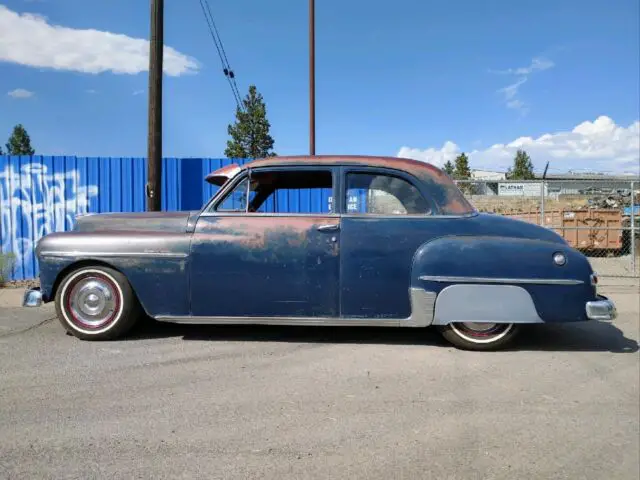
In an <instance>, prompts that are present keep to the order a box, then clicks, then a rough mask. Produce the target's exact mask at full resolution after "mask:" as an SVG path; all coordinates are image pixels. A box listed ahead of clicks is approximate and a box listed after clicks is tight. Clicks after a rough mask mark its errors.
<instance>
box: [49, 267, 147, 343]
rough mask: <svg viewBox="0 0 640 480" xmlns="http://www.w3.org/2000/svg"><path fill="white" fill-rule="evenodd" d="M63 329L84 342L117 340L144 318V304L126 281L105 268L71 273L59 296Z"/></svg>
mask: <svg viewBox="0 0 640 480" xmlns="http://www.w3.org/2000/svg"><path fill="white" fill-rule="evenodd" d="M55 303H56V312H57V314H58V318H59V320H60V322H61V323H62V325H63V326H64V327H65V328H66V329H67V331H68V332H69V333H71V334H72V335H74V336H76V337H78V338H80V339H82V340H113V339H116V338H118V337H120V336H122V335H124V334H125V333H126V332H127V331H128V330H129V329H130V328H131V327H133V325H134V324H135V323H136V321H137V320H138V318H139V317H140V311H141V308H140V304H139V303H138V300H137V298H136V296H135V294H134V293H133V290H132V288H131V286H130V285H129V282H128V281H127V279H126V277H125V276H124V275H122V274H121V273H120V272H118V271H116V270H114V269H112V268H108V267H103V266H85V267H81V268H79V269H77V270H74V271H72V272H71V273H69V274H68V275H67V276H66V277H65V278H64V279H63V280H62V282H61V283H60V287H59V288H58V291H57V294H56V302H55Z"/></svg>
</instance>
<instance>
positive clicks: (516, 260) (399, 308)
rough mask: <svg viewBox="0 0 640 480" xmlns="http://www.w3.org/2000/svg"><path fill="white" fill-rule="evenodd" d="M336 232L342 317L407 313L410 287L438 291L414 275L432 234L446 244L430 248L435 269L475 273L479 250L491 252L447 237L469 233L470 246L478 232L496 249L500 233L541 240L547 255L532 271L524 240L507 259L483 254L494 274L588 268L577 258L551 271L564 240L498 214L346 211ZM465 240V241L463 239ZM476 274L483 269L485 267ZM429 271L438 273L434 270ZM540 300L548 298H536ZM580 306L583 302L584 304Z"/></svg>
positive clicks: (577, 271) (574, 271)
mask: <svg viewBox="0 0 640 480" xmlns="http://www.w3.org/2000/svg"><path fill="white" fill-rule="evenodd" d="M340 235H341V236H340V238H341V250H340V262H341V273H342V277H341V281H340V282H341V290H342V293H341V302H340V306H341V314H342V316H344V317H353V318H360V317H364V318H405V317H408V316H409V314H410V312H411V302H410V297H409V288H410V287H411V286H413V287H418V288H425V289H426V290H427V291H439V290H440V289H441V288H442V286H441V285H425V283H424V282H420V281H417V280H416V278H417V277H418V276H419V275H425V274H427V273H420V272H423V270H422V268H423V265H422V263H421V262H423V261H425V259H424V258H421V259H420V261H419V262H418V258H419V257H417V256H416V252H417V251H418V250H419V249H420V247H421V246H422V245H428V244H429V242H431V241H435V240H436V239H443V240H442V245H443V246H444V247H443V249H442V250H438V251H437V253H434V255H435V257H437V262H438V268H434V269H433V271H438V272H440V271H447V270H446V269H445V267H446V266H449V267H451V268H455V271H459V272H464V273H460V275H461V276H465V275H467V276H468V275H478V273H474V272H476V270H475V268H474V266H475V264H476V262H477V261H479V258H481V257H482V255H489V253H484V254H483V253H482V251H481V249H475V250H474V251H473V252H474V254H473V255H471V256H469V255H466V256H463V255H461V254H460V248H457V247H456V246H460V244H456V243H452V242H450V241H449V239H451V240H455V238H454V237H455V236H464V237H465V238H468V239H469V242H468V243H467V244H466V245H468V246H469V248H471V246H472V245H473V242H474V241H476V240H477V238H478V237H487V238H488V240H487V243H484V244H483V245H493V246H494V248H495V249H497V251H499V250H500V248H501V245H502V244H503V243H504V238H503V237H511V238H519V239H527V238H529V239H535V240H542V241H543V242H544V243H545V244H546V247H545V248H546V250H545V251H546V252H547V255H546V257H547V258H546V260H541V259H540V258H538V259H537V260H540V261H541V262H542V263H541V264H540V266H539V267H538V269H536V270H534V271H532V270H531V269H530V268H529V264H528V263H527V262H523V261H522V260H521V256H522V255H525V253H523V250H526V248H525V246H522V245H521V248H520V249H511V250H510V251H509V254H510V255H511V256H510V257H509V260H508V262H505V261H504V259H503V261H500V258H499V257H496V258H494V256H490V257H485V258H484V265H486V266H487V268H490V271H491V273H492V274H493V275H495V276H500V275H501V272H502V273H505V272H506V273H508V274H509V275H514V276H516V277H519V278H527V277H530V276H531V275H532V274H540V275H542V273H541V272H544V273H545V274H546V275H547V276H549V275H552V274H553V275H556V276H559V275H567V276H570V275H579V276H580V277H583V278H585V279H586V280H587V281H588V274H587V273H586V272H587V270H586V269H585V268H588V267H585V265H584V263H583V262H578V260H576V261H574V262H573V263H574V264H575V265H574V266H572V268H570V269H565V270H563V271H562V272H554V271H552V270H553V269H554V268H555V267H554V265H553V264H552V262H551V256H552V253H553V251H555V250H554V249H558V248H562V247H565V244H564V242H563V240H562V239H561V238H560V237H559V236H558V235H557V234H555V233H554V232H552V231H550V230H547V229H542V228H539V227H537V226H536V225H532V224H527V223H525V222H515V221H512V220H511V219H508V218H504V217H499V216H491V215H482V214H481V215H477V216H473V217H460V218H451V219H447V218H437V217H433V218H429V217H425V218H416V217H405V216H397V217H377V218H376V217H364V216H357V215H350V216H345V217H343V218H342V223H341V233H340ZM447 237H449V239H447ZM538 243H539V242H538ZM449 245H451V247H449ZM464 245H465V243H463V244H462V246H464ZM563 250H565V249H564V248H563ZM491 251H493V250H491ZM487 252H488V251H487ZM414 256H416V257H415V262H416V263H414ZM435 257H433V258H432V257H430V258H431V261H436V259H435ZM576 258H577V257H576ZM476 259H478V260H476ZM587 266H588V263H587ZM425 268H426V266H425ZM412 269H413V273H412ZM425 271H431V270H429V269H427V270H425ZM480 273H482V274H485V273H487V272H485V271H484V270H483V271H482V272H480ZM428 274H429V275H438V273H428ZM550 278H554V277H550ZM556 300H557V298H556ZM583 300H584V299H583ZM540 301H541V302H546V301H547V300H546V299H545V298H540ZM556 303H557V302H556ZM582 305H583V306H584V303H583V304H582ZM547 310H550V309H547ZM560 315H561V314H560Z"/></svg>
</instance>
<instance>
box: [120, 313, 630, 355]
mask: <svg viewBox="0 0 640 480" xmlns="http://www.w3.org/2000/svg"><path fill="white" fill-rule="evenodd" d="M171 337H182V339H183V340H199V341H211V342H292V343H327V344H330V343H335V344H345V343H347V344H374V345H375V344H382V345H431V346H440V347H452V346H451V345H450V344H449V343H448V342H446V341H445V340H444V339H443V338H442V337H441V336H440V334H439V333H438V332H437V331H436V329H434V328H426V329H419V328H387V327H379V328H376V327H312V326H309V327H306V326H302V327H300V326H271V325H180V324H170V323H161V322H155V321H153V320H148V321H145V322H142V323H141V324H140V325H139V326H138V327H136V328H135V329H134V331H132V332H131V333H130V334H129V335H127V337H126V339H127V340H142V339H151V338H171ZM509 350H510V351H584V352H590V351H591V352H612V353H635V352H637V351H638V342H637V341H635V340H633V339H630V338H627V337H625V336H624V333H623V332H622V331H621V330H620V329H618V328H617V327H616V326H615V325H613V324H609V323H602V322H589V323H583V324H562V325H549V324H547V325H523V328H522V330H521V332H520V334H519V335H518V337H517V338H516V340H515V341H514V343H513V345H512V346H511V347H510V348H508V349H507V350H505V351H509Z"/></svg>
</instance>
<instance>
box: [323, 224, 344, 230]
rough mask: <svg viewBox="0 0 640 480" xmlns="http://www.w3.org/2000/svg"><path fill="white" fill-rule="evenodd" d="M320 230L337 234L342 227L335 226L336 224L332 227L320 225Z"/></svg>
mask: <svg viewBox="0 0 640 480" xmlns="http://www.w3.org/2000/svg"><path fill="white" fill-rule="evenodd" d="M318 230H319V231H320V232H335V231H337V230H340V225H334V224H331V225H320V226H319V227H318Z"/></svg>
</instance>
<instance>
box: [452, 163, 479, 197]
mask: <svg viewBox="0 0 640 480" xmlns="http://www.w3.org/2000/svg"><path fill="white" fill-rule="evenodd" d="M452 176H453V178H454V179H455V180H469V178H471V168H469V157H467V155H466V154H464V153H461V154H460V155H458V156H457V157H456V158H455V160H454V161H453V175H452ZM458 188H459V189H460V190H461V191H462V192H463V193H465V194H467V195H471V194H473V193H474V190H475V189H474V187H473V185H472V184H471V183H468V182H458Z"/></svg>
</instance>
